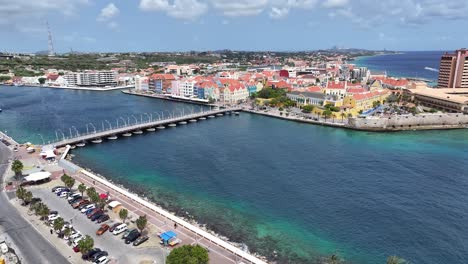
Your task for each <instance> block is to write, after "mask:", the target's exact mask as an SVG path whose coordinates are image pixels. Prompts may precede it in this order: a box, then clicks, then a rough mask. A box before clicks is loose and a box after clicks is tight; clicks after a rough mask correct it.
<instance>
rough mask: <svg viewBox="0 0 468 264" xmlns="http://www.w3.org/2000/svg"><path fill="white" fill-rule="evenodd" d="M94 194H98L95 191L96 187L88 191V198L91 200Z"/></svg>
mask: <svg viewBox="0 0 468 264" xmlns="http://www.w3.org/2000/svg"><path fill="white" fill-rule="evenodd" d="M93 194H97V193H96V189H94V187H90V188H88V189H86V195H87V196H88V198H90V199H91V196H93Z"/></svg>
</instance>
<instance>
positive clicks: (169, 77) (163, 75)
mask: <svg viewBox="0 0 468 264" xmlns="http://www.w3.org/2000/svg"><path fill="white" fill-rule="evenodd" d="M150 79H153V80H175V77H174V75H172V74H166V73H155V74H152V75H151V76H150Z"/></svg>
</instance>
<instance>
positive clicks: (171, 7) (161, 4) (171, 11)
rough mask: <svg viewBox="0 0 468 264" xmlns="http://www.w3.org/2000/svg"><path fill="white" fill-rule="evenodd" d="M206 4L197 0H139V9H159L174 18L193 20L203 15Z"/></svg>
mask: <svg viewBox="0 0 468 264" xmlns="http://www.w3.org/2000/svg"><path fill="white" fill-rule="evenodd" d="M207 7H208V6H207V4H205V3H202V2H199V1H198V0H174V1H173V2H172V3H171V2H169V1H168V0H141V1H140V9H141V10H143V11H160V12H165V13H166V14H167V15H169V16H171V17H175V18H180V19H185V20H193V19H196V18H198V17H200V16H201V15H203V14H204V13H205V12H206V10H207Z"/></svg>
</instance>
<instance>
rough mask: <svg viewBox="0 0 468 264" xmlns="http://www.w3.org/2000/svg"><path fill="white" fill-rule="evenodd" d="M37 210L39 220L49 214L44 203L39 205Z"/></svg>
mask: <svg viewBox="0 0 468 264" xmlns="http://www.w3.org/2000/svg"><path fill="white" fill-rule="evenodd" d="M38 210H39V211H38V213H39V215H40V216H41V219H45V217H46V216H48V215H49V212H50V210H49V207H48V206H47V205H46V204H44V203H41V205H40V206H39V209H38Z"/></svg>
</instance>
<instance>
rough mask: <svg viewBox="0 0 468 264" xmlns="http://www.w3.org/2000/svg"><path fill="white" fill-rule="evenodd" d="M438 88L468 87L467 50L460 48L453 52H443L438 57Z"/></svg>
mask: <svg viewBox="0 0 468 264" xmlns="http://www.w3.org/2000/svg"><path fill="white" fill-rule="evenodd" d="M437 87H440V88H468V50H467V49H460V50H457V51H455V54H449V53H445V54H444V55H442V58H441V59H440V67H439V80H438V84H437Z"/></svg>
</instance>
